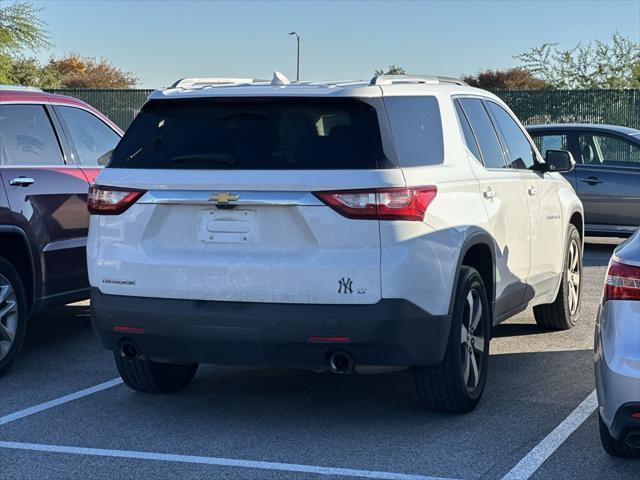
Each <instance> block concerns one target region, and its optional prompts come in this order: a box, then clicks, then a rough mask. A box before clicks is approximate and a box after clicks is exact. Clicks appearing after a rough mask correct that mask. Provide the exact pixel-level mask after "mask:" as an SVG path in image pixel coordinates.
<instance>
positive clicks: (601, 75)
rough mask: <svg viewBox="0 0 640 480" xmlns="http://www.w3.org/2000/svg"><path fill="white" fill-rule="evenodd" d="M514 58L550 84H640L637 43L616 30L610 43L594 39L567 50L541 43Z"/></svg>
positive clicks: (592, 86) (577, 86) (639, 46)
mask: <svg viewBox="0 0 640 480" xmlns="http://www.w3.org/2000/svg"><path fill="white" fill-rule="evenodd" d="M515 58H516V59H518V60H519V61H520V62H521V64H522V68H523V69H524V70H526V71H528V72H529V73H531V74H532V75H533V76H535V77H537V78H540V79H541V80H543V81H545V82H546V83H548V84H549V85H551V87H553V88H560V89H598V88H611V89H619V88H634V87H635V88H637V87H638V86H639V84H640V44H639V43H637V42H634V41H632V40H630V39H628V38H626V37H623V36H622V35H620V34H619V33H617V32H616V33H614V34H613V35H612V37H611V42H610V43H604V42H601V41H599V40H596V41H595V42H590V43H588V44H585V45H583V44H582V43H579V44H578V45H577V46H575V47H574V48H570V49H568V50H561V49H559V48H558V46H557V44H554V43H545V44H543V45H540V46H539V47H535V48H532V49H531V50H529V51H528V52H526V53H523V54H521V55H517V56H516V57H515Z"/></svg>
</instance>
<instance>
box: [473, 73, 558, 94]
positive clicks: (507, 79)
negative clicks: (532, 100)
mask: <svg viewBox="0 0 640 480" xmlns="http://www.w3.org/2000/svg"><path fill="white" fill-rule="evenodd" d="M462 79H463V80H464V81H465V82H467V83H468V84H469V85H471V86H472V87H477V88H484V89H486V90H539V89H543V88H549V84H548V83H547V82H545V81H544V80H540V79H539V78H536V77H534V76H533V75H532V74H531V73H530V72H528V71H526V70H523V69H521V68H509V69H506V70H483V71H481V72H479V73H478V74H477V75H467V76H465V77H462Z"/></svg>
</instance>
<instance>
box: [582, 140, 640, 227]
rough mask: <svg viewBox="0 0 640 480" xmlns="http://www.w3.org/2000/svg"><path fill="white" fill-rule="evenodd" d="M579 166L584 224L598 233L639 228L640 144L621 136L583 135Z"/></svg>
mask: <svg viewBox="0 0 640 480" xmlns="http://www.w3.org/2000/svg"><path fill="white" fill-rule="evenodd" d="M578 147H579V148H580V160H581V161H580V162H579V163H578V165H576V179H577V185H578V194H579V196H580V199H581V200H582V203H583V205H584V213H585V223H586V224H587V225H589V227H590V228H591V229H595V230H600V229H603V230H611V229H613V230H615V229H618V228H622V229H625V227H626V230H629V233H631V232H633V230H635V228H636V227H637V226H638V225H640V143H638V142H635V141H632V140H631V139H627V138H626V137H623V136H622V135H614V134H609V133H604V132H599V131H597V132H596V131H582V132H580V133H579V135H578Z"/></svg>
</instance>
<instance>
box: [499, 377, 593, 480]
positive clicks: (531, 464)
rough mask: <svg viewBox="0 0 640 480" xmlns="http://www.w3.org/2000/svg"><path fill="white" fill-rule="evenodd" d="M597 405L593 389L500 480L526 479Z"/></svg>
mask: <svg viewBox="0 0 640 480" xmlns="http://www.w3.org/2000/svg"><path fill="white" fill-rule="evenodd" d="M597 407H598V398H597V396H596V391H595V390H594V391H593V392H591V393H590V394H589V396H588V397H587V398H585V399H584V400H583V401H582V403H581V404H580V405H578V406H577V407H576V409H575V410H574V411H573V412H571V413H570V414H569V416H568V417H567V418H565V419H564V420H563V422H562V423H561V424H560V425H558V426H557V427H556V428H554V429H553V430H552V431H551V433H549V435H547V436H546V437H544V438H543V439H542V440H541V441H540V443H538V444H537V445H536V446H535V447H534V448H533V450H531V451H530V452H529V453H528V454H527V455H526V456H525V457H524V458H523V459H522V460H520V461H519V462H518V464H517V465H516V466H515V467H513V468H512V469H511V470H510V471H509V473H507V474H506V475H505V476H504V477H502V480H526V479H527V478H529V477H531V475H533V474H534V473H535V472H536V470H538V468H540V465H542V464H543V463H544V462H545V461H546V460H547V459H548V458H549V457H550V456H551V455H552V454H553V452H555V451H556V450H557V449H558V447H560V445H562V444H563V443H564V441H565V440H566V439H567V438H569V436H570V435H571V434H572V433H573V432H575V431H576V430H577V429H578V427H579V426H580V425H582V424H583V423H584V421H585V420H586V419H587V418H589V416H590V415H591V414H592V413H593V411H594V410H595V409H596V408H597Z"/></svg>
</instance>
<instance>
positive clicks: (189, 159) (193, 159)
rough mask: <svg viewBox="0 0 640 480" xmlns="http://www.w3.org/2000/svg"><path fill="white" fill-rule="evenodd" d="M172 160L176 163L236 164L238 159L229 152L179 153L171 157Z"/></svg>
mask: <svg viewBox="0 0 640 480" xmlns="http://www.w3.org/2000/svg"><path fill="white" fill-rule="evenodd" d="M171 161H172V162H176V163H224V164H226V165H235V164H236V159H235V158H234V157H233V155H229V154H228V153H201V154H192V155H179V156H177V157H171Z"/></svg>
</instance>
